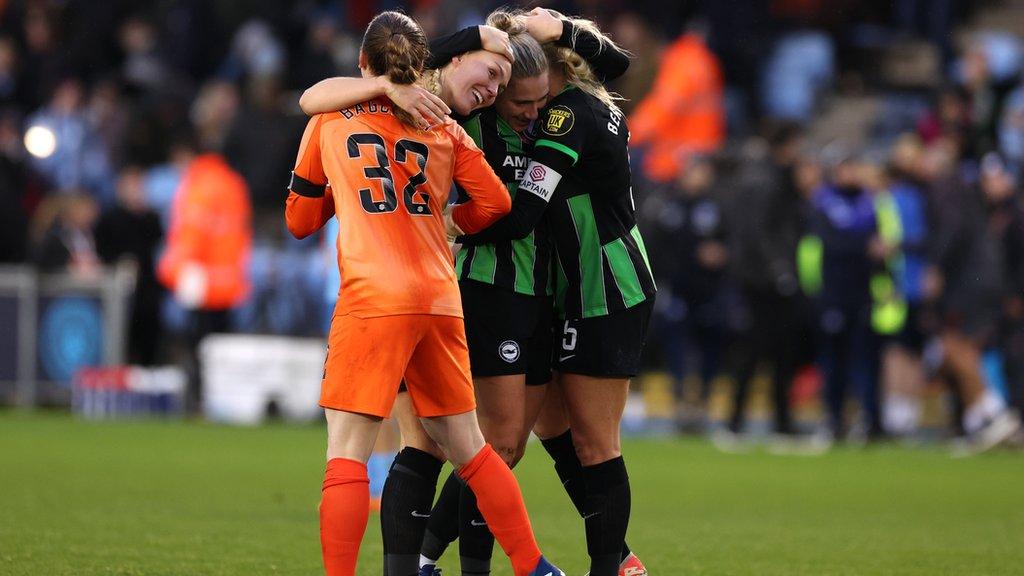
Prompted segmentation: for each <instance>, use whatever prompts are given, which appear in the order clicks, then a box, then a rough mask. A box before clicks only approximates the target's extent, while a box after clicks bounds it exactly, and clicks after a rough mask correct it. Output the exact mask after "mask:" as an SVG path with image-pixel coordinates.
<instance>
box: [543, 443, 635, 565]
mask: <svg viewBox="0 0 1024 576" xmlns="http://www.w3.org/2000/svg"><path fill="white" fill-rule="evenodd" d="M540 443H541V445H543V446H544V449H545V450H547V452H548V454H549V455H550V456H551V459H552V460H554V461H555V472H556V473H557V474H558V479H559V480H561V481H562V487H563V488H565V491H566V493H567V494H569V499H570V500H572V504H573V506H575V507H576V511H577V512H579V513H580V516H583V515H584V513H583V509H584V506H585V505H586V495H585V493H584V486H583V464H582V463H581V462H580V458H579V456H577V455H576V448H575V447H574V446H573V445H572V430H566V431H565V433H564V434H562V435H560V436H555V437H554V438H548V439H547V440H541V441H540ZM631 552H632V551H631V550H630V549H629V546H628V545H626V541H625V540H623V541H622V552H621V553H620V556H619V563H622V561H624V560H625V559H626V558H627V557H629V555H630V553H631Z"/></svg>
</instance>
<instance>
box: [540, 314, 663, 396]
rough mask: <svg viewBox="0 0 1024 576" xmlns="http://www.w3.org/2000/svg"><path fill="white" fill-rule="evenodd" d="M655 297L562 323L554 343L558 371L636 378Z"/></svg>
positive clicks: (605, 376)
mask: <svg viewBox="0 0 1024 576" xmlns="http://www.w3.org/2000/svg"><path fill="white" fill-rule="evenodd" d="M653 307H654V298H653V297H651V298H648V299H647V300H644V301H643V302H641V303H640V304H637V305H636V306H633V307H632V308H627V309H625V310H620V311H618V312H613V313H611V314H609V315H607V316H595V317H593V318H582V319H579V320H561V321H559V323H560V326H556V329H557V330H558V332H559V334H560V337H559V339H558V340H557V341H556V342H555V343H554V348H553V350H554V359H553V362H554V365H555V370H557V371H559V372H563V373H566V374H582V375H584V376H595V377H600V378H632V377H633V376H636V375H637V373H639V372H640V357H641V356H642V355H643V351H644V345H645V344H646V343H647V325H648V323H649V322H650V319H651V310H652V309H653Z"/></svg>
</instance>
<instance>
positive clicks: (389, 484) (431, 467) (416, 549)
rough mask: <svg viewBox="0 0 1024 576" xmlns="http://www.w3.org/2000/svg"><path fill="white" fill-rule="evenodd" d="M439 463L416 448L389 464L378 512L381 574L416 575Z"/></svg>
mask: <svg viewBox="0 0 1024 576" xmlns="http://www.w3.org/2000/svg"><path fill="white" fill-rule="evenodd" d="M441 464H443V462H441V461H440V460H438V459H437V458H434V457H433V456H432V455H430V454H428V453H427V452H424V451H422V450H417V449H416V448H405V449H403V450H402V451H401V452H399V453H398V456H396V457H395V461H394V462H393V463H392V464H391V471H390V472H389V473H388V479H387V481H386V482H385V483H384V493H383V495H382V497H381V510H380V530H381V535H382V536H383V537H384V572H385V574H387V575H388V576H416V574H417V573H418V572H419V568H420V546H421V545H422V544H423V533H424V532H425V531H426V528H427V519H428V518H429V517H430V504H431V503H432V502H433V501H434V489H435V488H436V487H437V476H438V474H440V473H441Z"/></svg>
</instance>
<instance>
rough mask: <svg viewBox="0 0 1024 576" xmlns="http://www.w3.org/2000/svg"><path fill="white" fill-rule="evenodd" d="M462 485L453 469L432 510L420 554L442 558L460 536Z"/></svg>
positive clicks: (437, 558)
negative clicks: (460, 494) (460, 495)
mask: <svg viewBox="0 0 1024 576" xmlns="http://www.w3.org/2000/svg"><path fill="white" fill-rule="evenodd" d="M462 486H463V484H462V480H461V479H460V478H459V475H458V474H456V473H455V471H454V470H452V473H451V475H450V476H448V480H447V481H446V482H445V483H444V486H442V487H441V495H440V496H438V497H437V502H436V503H434V509H433V510H431V511H430V520H429V521H427V533H426V534H424V535H423V546H422V547H421V548H420V554H422V555H424V556H426V557H427V558H430V559H431V560H440V559H441V555H443V554H444V551H445V550H447V549H448V545H449V544H451V543H452V542H455V539H456V538H458V537H459V492H461V491H462Z"/></svg>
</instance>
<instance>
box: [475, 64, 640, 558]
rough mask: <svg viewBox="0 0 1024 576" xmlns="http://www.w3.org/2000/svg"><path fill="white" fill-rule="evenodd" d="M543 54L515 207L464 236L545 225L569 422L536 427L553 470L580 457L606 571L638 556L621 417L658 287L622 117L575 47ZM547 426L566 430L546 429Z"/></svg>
mask: <svg viewBox="0 0 1024 576" xmlns="http://www.w3.org/2000/svg"><path fill="white" fill-rule="evenodd" d="M548 58H549V61H550V62H551V64H552V68H551V73H550V74H551V77H552V78H551V84H552V85H553V86H554V87H556V88H557V91H556V92H555V93H554V94H555V95H554V96H553V97H552V98H551V100H550V101H549V102H548V105H547V106H546V108H545V110H544V111H543V112H542V113H541V116H540V119H539V120H538V122H537V123H535V125H534V129H533V134H534V135H535V136H536V141H535V143H534V149H533V152H532V153H531V155H530V157H531V161H530V162H529V164H528V165H527V168H526V171H525V174H524V175H523V177H522V178H521V179H520V182H519V186H518V189H517V194H516V197H515V199H514V202H513V208H512V212H511V213H510V214H509V215H507V216H505V217H504V218H503V219H501V220H499V221H498V222H497V223H496V224H494V225H493V226H492V227H491V228H489V229H487V230H485V231H483V232H482V233H480V234H477V235H475V236H474V237H472V238H469V239H466V240H465V241H466V242H467V243H470V244H475V243H483V242H497V241H500V240H505V239H513V238H521V237H523V236H525V235H526V234H528V233H529V232H530V231H531V230H533V229H534V226H535V224H536V223H537V222H538V221H541V220H542V219H543V220H544V221H546V223H547V226H548V229H549V231H550V234H551V236H552V239H553V244H554V254H555V258H554V269H555V272H554V276H555V278H554V280H555V300H556V307H557V310H558V316H559V319H560V327H561V337H560V338H559V339H558V342H556V343H555V345H554V353H555V354H556V355H557V356H556V364H555V368H556V370H557V372H558V374H559V377H558V380H557V382H558V385H557V386H555V387H552V390H559V391H560V392H561V394H562V399H563V401H564V406H565V410H566V411H567V414H565V415H563V418H564V416H567V419H563V420H562V421H561V422H559V421H558V420H559V419H558V418H557V416H558V414H557V411H552V410H546V411H545V414H546V416H545V418H543V420H544V421H543V422H542V423H539V426H542V427H543V428H544V431H543V433H541V434H539V435H541V437H542V438H546V440H545V447H547V448H548V450H549V452H551V453H552V455H553V456H554V457H555V459H556V469H557V468H558V465H557V463H559V462H560V461H561V463H563V464H565V463H567V462H568V461H569V458H568V457H567V456H566V452H567V451H568V452H571V451H573V450H574V451H575V454H576V455H578V457H579V461H580V463H581V464H582V477H583V483H582V484H583V487H584V497H583V502H584V504H583V509H582V510H581V512H582V513H583V514H584V518H585V520H586V533H587V548H588V551H589V552H590V555H591V569H590V574H591V575H592V576H614V575H615V574H618V573H620V570H621V571H624V569H625V567H626V566H625V565H626V564H628V563H630V562H633V561H635V562H636V563H637V564H639V561H637V560H636V558H635V556H631V555H629V556H627V557H626V558H625V559H623V551H622V550H620V546H619V544H618V543H621V542H623V538H624V537H625V533H626V526H627V524H628V519H629V507H630V496H629V480H628V476H627V474H626V468H625V463H624V461H623V459H622V455H621V452H620V448H619V446H620V445H619V421H620V419H621V415H622V411H623V409H624V406H625V401H626V396H627V393H628V389H629V378H630V377H632V376H634V375H635V374H636V373H637V371H638V370H639V366H640V355H641V352H642V351H643V347H644V342H645V339H646V332H647V323H648V319H649V318H650V314H651V308H652V306H653V300H654V294H655V286H654V279H653V276H652V274H651V270H650V267H649V264H648V262H647V255H646V252H645V249H644V244H643V239H642V237H641V236H640V233H639V231H638V230H637V228H636V221H635V218H634V206H633V199H632V188H631V181H630V173H629V157H628V151H627V142H628V139H629V130H628V128H627V126H626V124H625V121H624V119H623V116H622V113H621V111H620V110H619V109H618V107H617V106H616V105H615V103H614V100H613V99H612V97H611V96H610V95H609V94H608V92H607V91H606V90H605V89H604V87H603V86H602V85H601V84H600V82H599V81H598V79H597V78H595V77H594V75H593V73H592V71H591V70H590V68H589V67H588V66H587V64H586V63H585V62H584V61H583V60H582V59H581V58H580V56H579V55H578V54H576V53H575V52H573V51H572V50H569V49H566V48H557V49H552V50H549V51H548ZM552 390H549V393H550V392H551V391H552ZM549 412H550V413H551V414H554V415H555V417H553V418H551V417H548V416H550V415H549V414H548V413H549ZM569 421H571V422H572V424H573V429H572V432H571V433H570V432H568V431H567V429H568V422H569ZM556 431H560V432H563V434H560V435H557V436H553V435H552V434H553V433H554V432H556ZM538 432H541V431H540V430H538ZM563 472H564V470H559V474H560V476H562V475H563ZM565 475H566V476H571V475H570V474H568V473H567V474H565ZM564 479H565V477H564V476H563V480H564ZM639 568H640V569H641V570H642V565H639ZM631 573H632V572H631ZM640 573H643V574H645V573H646V572H640Z"/></svg>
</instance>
